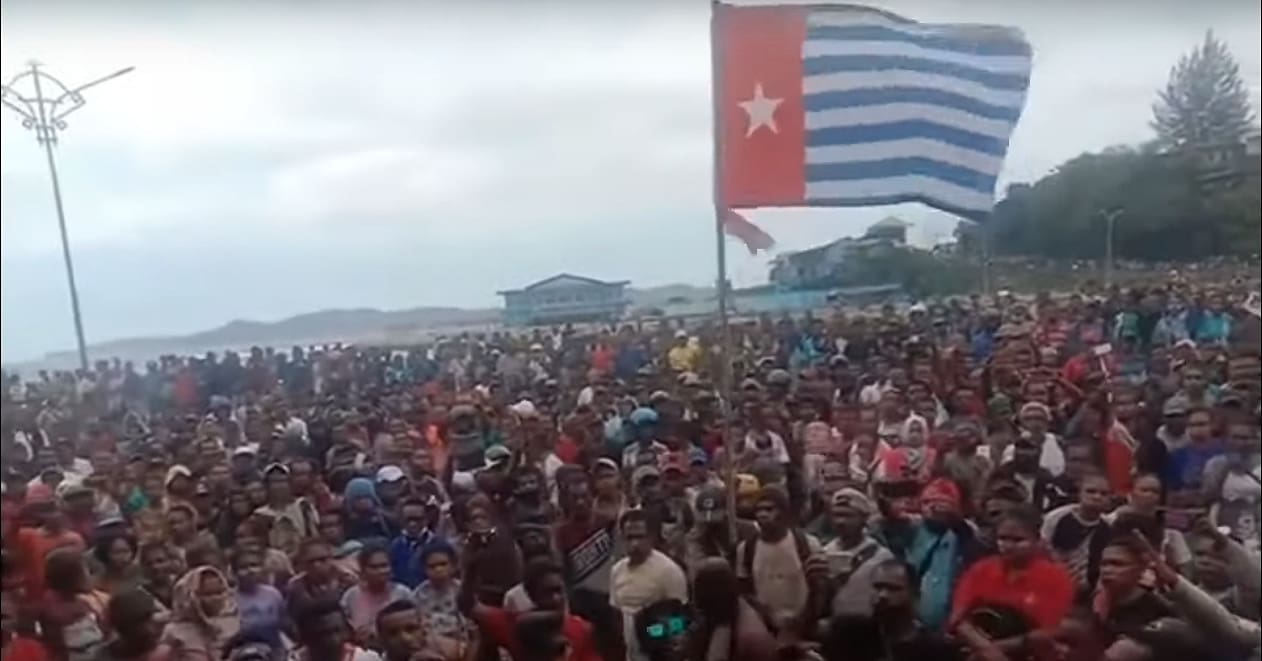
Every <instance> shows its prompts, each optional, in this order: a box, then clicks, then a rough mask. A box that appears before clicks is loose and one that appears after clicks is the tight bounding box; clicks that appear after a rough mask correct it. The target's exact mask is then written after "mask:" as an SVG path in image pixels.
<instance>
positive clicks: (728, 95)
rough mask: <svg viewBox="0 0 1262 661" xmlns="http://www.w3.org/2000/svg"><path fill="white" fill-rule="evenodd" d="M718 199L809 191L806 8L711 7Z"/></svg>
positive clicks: (772, 200)
mask: <svg viewBox="0 0 1262 661" xmlns="http://www.w3.org/2000/svg"><path fill="white" fill-rule="evenodd" d="M714 11H715V16H714V20H715V21H716V30H715V35H716V37H715V38H716V40H717V43H714V44H712V45H711V48H714V49H716V51H717V52H716V54H717V56H718V62H717V65H718V66H717V71H716V72H715V75H716V76H718V80H716V81H715V84H717V85H718V92H719V96H717V97H716V102H717V103H718V104H719V108H718V113H717V115H718V117H719V123H720V127H721V129H720V132H719V133H718V134H716V136H715V139H717V140H719V167H720V172H721V174H720V177H721V180H720V182H719V204H720V205H722V206H724V207H754V206H781V205H794V204H800V203H801V202H802V201H803V198H804V197H805V195H806V166H805V161H806V146H805V139H806V132H805V126H804V125H805V114H804V110H803V105H802V44H803V43H804V42H805V40H806V9H805V8H804V7H792V6H787V7H786V6H779V7H765V6H764V7H731V6H728V5H723V4H719V5H716V7H715V10H714Z"/></svg>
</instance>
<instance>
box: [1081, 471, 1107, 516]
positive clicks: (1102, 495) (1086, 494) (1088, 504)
mask: <svg viewBox="0 0 1262 661" xmlns="http://www.w3.org/2000/svg"><path fill="white" fill-rule="evenodd" d="M1078 504H1079V505H1081V506H1082V509H1084V510H1087V511H1089V512H1094V513H1100V512H1103V511H1105V510H1106V509H1108V507H1109V483H1108V481H1107V480H1105V479H1103V478H1101V477H1098V476H1095V477H1091V478H1089V479H1086V480H1084V481H1083V483H1082V486H1081V487H1080V488H1079V489H1078Z"/></svg>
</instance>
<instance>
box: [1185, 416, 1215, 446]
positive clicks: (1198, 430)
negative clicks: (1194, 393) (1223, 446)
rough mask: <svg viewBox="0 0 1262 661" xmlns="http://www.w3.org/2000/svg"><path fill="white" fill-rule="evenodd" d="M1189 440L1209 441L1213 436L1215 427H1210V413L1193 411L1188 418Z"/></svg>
mask: <svg viewBox="0 0 1262 661" xmlns="http://www.w3.org/2000/svg"><path fill="white" fill-rule="evenodd" d="M1187 431H1188V438H1189V439H1191V440H1192V441H1193V442H1197V441H1208V440H1209V438H1210V436H1211V435H1212V434H1213V427H1212V426H1211V425H1210V418H1209V413H1207V412H1205V411H1193V412H1192V413H1191V414H1190V415H1189V416H1188V430H1187Z"/></svg>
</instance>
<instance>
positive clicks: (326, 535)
mask: <svg viewBox="0 0 1262 661" xmlns="http://www.w3.org/2000/svg"><path fill="white" fill-rule="evenodd" d="M320 539H323V540H324V541H326V542H328V543H329V544H331V545H332V546H334V547H337V546H341V545H342V542H344V541H346V533H345V532H344V531H343V530H342V517H341V516H339V515H336V514H331V513H330V514H326V515H321V516H320Z"/></svg>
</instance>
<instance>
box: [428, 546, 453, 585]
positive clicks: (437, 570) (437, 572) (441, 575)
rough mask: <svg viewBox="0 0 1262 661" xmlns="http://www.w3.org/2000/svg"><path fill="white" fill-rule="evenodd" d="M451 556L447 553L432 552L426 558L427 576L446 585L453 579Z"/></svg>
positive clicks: (439, 583)
mask: <svg viewBox="0 0 1262 661" xmlns="http://www.w3.org/2000/svg"><path fill="white" fill-rule="evenodd" d="M451 571H452V565H451V556H450V555H447V554H446V553H440V552H435V553H430V554H429V556H428V557H427V558H425V576H426V578H428V579H429V580H431V581H433V582H435V583H437V584H438V585H445V584H447V582H449V581H450V580H451Z"/></svg>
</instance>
